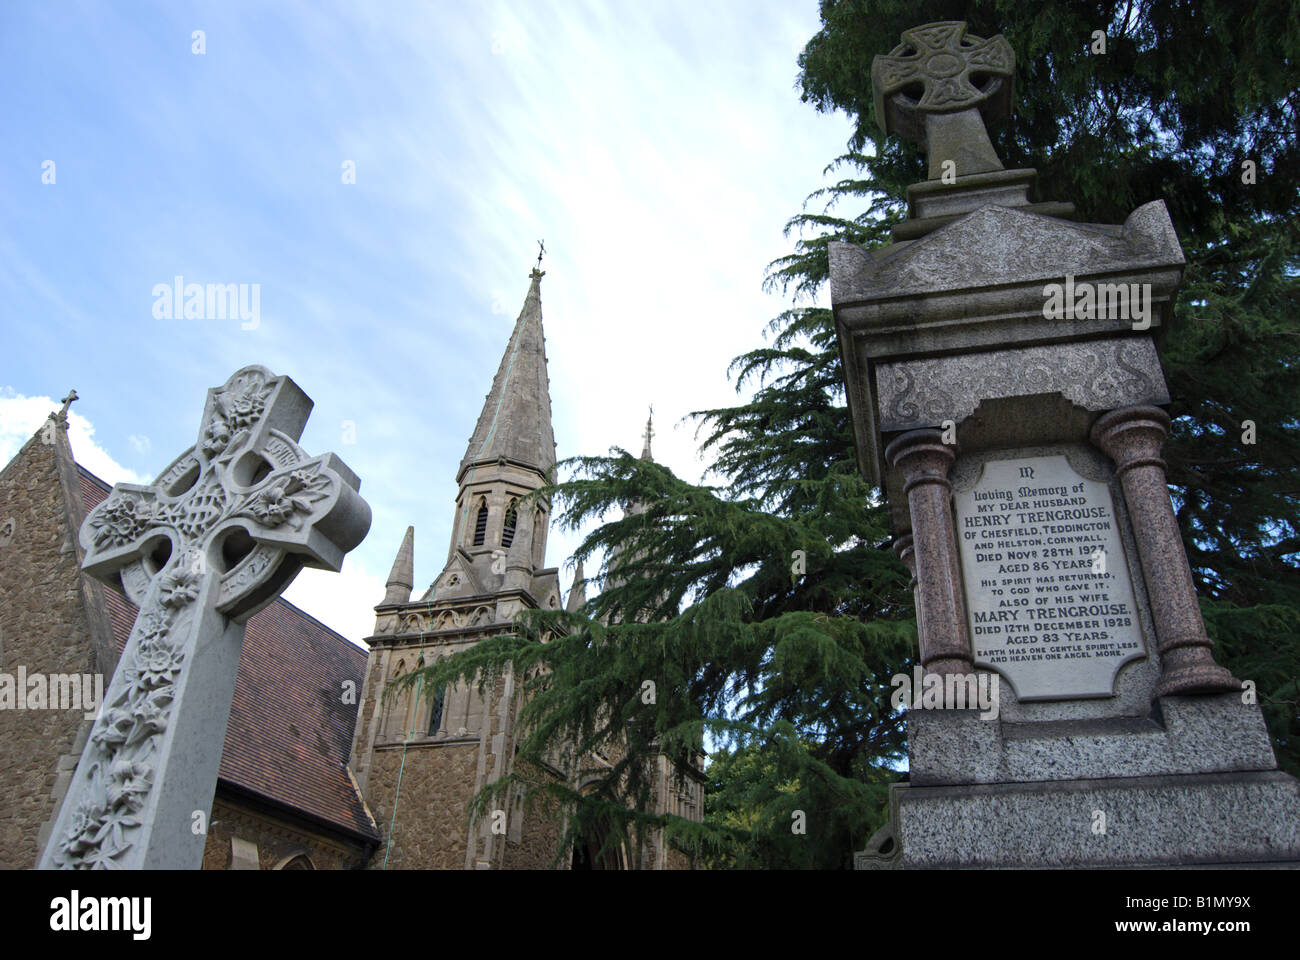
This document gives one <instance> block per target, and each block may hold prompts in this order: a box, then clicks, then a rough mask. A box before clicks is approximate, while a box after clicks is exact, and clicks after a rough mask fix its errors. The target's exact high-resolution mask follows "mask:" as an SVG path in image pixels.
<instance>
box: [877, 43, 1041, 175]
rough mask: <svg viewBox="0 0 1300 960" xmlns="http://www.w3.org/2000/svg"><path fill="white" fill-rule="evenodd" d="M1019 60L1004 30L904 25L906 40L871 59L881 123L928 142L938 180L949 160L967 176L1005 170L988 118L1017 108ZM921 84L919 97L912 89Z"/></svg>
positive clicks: (887, 130)
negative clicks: (979, 33) (985, 32)
mask: <svg viewBox="0 0 1300 960" xmlns="http://www.w3.org/2000/svg"><path fill="white" fill-rule="evenodd" d="M1015 66H1016V56H1015V52H1014V51H1013V50H1012V49H1011V44H1009V43H1007V41H1006V39H1005V38H1004V37H1002V35H1001V34H999V35H998V36H995V37H992V38H991V39H988V40H984V39H982V38H980V37H976V36H971V35H969V34H967V33H966V24H965V22H963V21H960V20H949V21H943V22H940V23H928V24H926V25H925V26H922V27H913V28H912V29H911V30H904V31H903V43H902V44H900V45H899V46H897V47H895V48H894V49H893V50H892V51H891V52H890V53H889V54H888V55H887V56H877V57H876V58H875V59H874V60H873V61H872V63H871V86H872V91H873V94H874V97H875V108H876V122H877V123H878V124H879V125H880V127H881V129H882V130H884V131H885V133H896V134H898V135H900V136H903V137H906V138H907V139H909V140H912V141H915V142H917V143H920V144H922V145H924V146H925V149H926V153H927V154H928V155H929V158H930V179H932V180H937V179H939V177H940V176H941V175H942V174H943V173H944V171H943V162H944V161H945V160H951V161H953V162H954V163H955V164H956V170H955V173H956V174H958V175H961V176H966V175H969V174H974V173H985V172H988V171H992V170H1001V169H1002V162H1001V161H1000V160H999V159H998V156H997V154H996V153H995V152H994V151H993V145H992V144H991V143H990V142H989V138H988V133H987V132H986V131H985V129H984V121H985V120H989V121H991V120H995V119H1000V118H1002V117H1006V116H1008V115H1009V114H1010V113H1011V100H1012V79H1013V77H1014V76H1015ZM977 78H978V79H979V81H980V83H981V85H980V86H977V85H976V83H975V80H976V79H977ZM917 87H919V88H920V93H921V95H920V97H919V98H916V99H914V98H912V97H910V96H908V95H907V92H906V91H908V90H909V89H913V88H917ZM981 114H983V117H982V118H981Z"/></svg>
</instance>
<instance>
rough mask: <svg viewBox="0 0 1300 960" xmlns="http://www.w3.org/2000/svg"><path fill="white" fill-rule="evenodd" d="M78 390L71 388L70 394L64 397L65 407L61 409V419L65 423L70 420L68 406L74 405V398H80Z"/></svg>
mask: <svg viewBox="0 0 1300 960" xmlns="http://www.w3.org/2000/svg"><path fill="white" fill-rule="evenodd" d="M79 399H81V398H80V397H78V396H77V391H76V390H69V391H68V395H67V396H66V397H64V398H63V401H62V402H63V409H62V410H60V411H59V420H60V421H62V422H63V423H67V422H68V407H70V406H72V401H73V400H79Z"/></svg>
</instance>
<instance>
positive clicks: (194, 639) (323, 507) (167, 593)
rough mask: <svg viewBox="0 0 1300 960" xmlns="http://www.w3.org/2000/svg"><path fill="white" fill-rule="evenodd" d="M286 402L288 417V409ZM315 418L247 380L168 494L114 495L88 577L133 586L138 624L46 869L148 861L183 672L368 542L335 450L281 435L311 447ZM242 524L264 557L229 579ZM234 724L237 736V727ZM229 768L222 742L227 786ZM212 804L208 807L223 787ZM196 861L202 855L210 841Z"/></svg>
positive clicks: (251, 557)
mask: <svg viewBox="0 0 1300 960" xmlns="http://www.w3.org/2000/svg"><path fill="white" fill-rule="evenodd" d="M277 403H282V406H283V408H284V409H283V410H281V411H280V412H276V409H275V407H276V404H277ZM309 409H310V401H309V400H307V399H306V397H305V395H303V394H302V393H301V391H300V390H298V388H297V386H296V385H294V384H293V382H292V381H291V380H289V379H288V378H287V377H276V376H275V375H274V374H272V373H271V372H270V371H269V370H266V369H265V368H263V367H246V368H244V369H243V370H240V371H238V372H237V373H236V374H235V375H234V376H232V377H231V378H230V380H229V381H227V382H226V384H225V385H224V386H222V387H218V388H215V389H213V390H211V391H209V395H208V403H207V407H206V410H205V415H204V418H203V421H202V424H203V425H202V427H201V433H200V436H199V440H198V442H197V443H196V444H195V446H194V447H192V448H191V449H190V450H188V451H186V452H185V453H184V454H182V455H181V457H180V458H178V459H177V460H176V461H175V463H173V464H172V466H171V467H169V468H168V469H167V470H165V471H163V473H162V474H161V475H160V477H159V480H158V481H157V482H156V483H155V484H153V485H151V486H138V485H134V484H119V485H118V486H116V487H114V489H113V491H112V492H111V494H110V495H109V496H108V498H107V499H106V500H105V501H104V502H103V503H101V504H100V505H99V506H98V507H96V508H95V509H94V510H92V511H91V512H90V514H89V516H88V517H87V518H86V520H85V522H84V523H83V525H82V528H81V534H80V536H81V543H82V546H83V548H84V549H85V557H84V560H83V563H82V567H83V569H84V570H86V572H88V573H90V574H91V575H92V576H96V577H98V578H100V579H103V580H108V581H109V582H112V581H114V580H117V579H119V578H120V582H121V583H122V585H123V586H124V588H125V589H126V591H127V593H128V595H129V596H130V597H131V599H132V600H133V601H134V602H135V603H136V604H137V605H138V606H139V607H140V613H139V616H138V617H137V618H136V622H135V625H134V626H133V627H132V630H131V636H130V638H129V639H128V641H127V645H126V649H125V650H124V652H123V656H122V662H121V665H120V666H119V669H118V671H117V673H116V674H114V676H113V679H112V682H111V683H110V686H109V689H108V691H107V693H106V694H105V697H104V707H103V709H102V710H101V711H100V715H99V717H98V718H97V719H96V721H95V725H94V728H93V729H92V731H91V735H90V737H89V740H88V742H87V744H86V748H85V751H84V752H83V754H82V757H81V762H80V763H79V765H78V767H77V771H76V774H75V775H74V778H73V782H72V785H71V786H70V788H69V792H68V796H67V801H66V803H65V808H64V810H63V811H62V812H61V813H60V816H59V820H58V822H57V823H56V825H55V829H54V832H53V834H52V835H51V840H50V843H49V845H48V846H47V848H46V850H45V853H44V856H43V857H42V863H41V865H42V866H43V867H47V868H49V867H55V868H71V869H87V868H99V869H104V868H123V867H128V868H129V867H139V866H142V865H144V857H145V853H144V852H143V851H142V850H141V849H140V848H141V847H142V846H145V845H146V844H147V839H146V835H147V834H148V833H149V831H151V829H152V827H153V823H152V821H153V820H154V819H156V813H157V811H156V810H155V809H154V806H152V805H151V804H156V802H157V798H156V797H154V796H153V794H154V792H155V788H156V787H157V786H158V784H159V782H160V781H161V780H163V779H164V772H165V770H166V766H167V764H168V762H169V756H168V750H169V748H168V747H167V743H168V742H169V741H168V738H167V736H166V734H167V732H168V730H169V728H170V727H171V726H172V725H173V724H174V723H175V722H176V718H177V713H176V711H177V710H184V706H183V705H181V704H178V699H179V696H180V691H181V690H182V689H183V688H182V682H183V680H184V679H185V678H184V674H185V672H186V671H187V670H188V669H189V668H190V661H191V660H192V658H193V656H194V653H195V651H196V649H199V644H200V643H202V642H205V641H211V642H217V641H218V640H220V639H221V637H216V638H214V637H212V636H210V634H211V631H212V630H214V629H216V630H217V631H218V632H220V631H222V630H225V629H226V627H225V626H224V625H223V626H217V627H215V628H214V627H213V626H212V623H222V621H223V618H218V617H214V616H212V612H213V611H216V612H219V613H221V614H224V616H225V617H228V618H230V619H231V620H234V621H236V622H240V621H241V618H243V617H246V616H248V615H251V613H252V612H255V611H256V610H257V609H259V608H260V607H261V606H262V605H264V604H265V603H266V602H267V601H268V599H270V598H273V597H274V596H276V595H278V594H279V592H280V590H282V589H283V588H284V587H285V586H287V584H288V582H289V580H291V579H292V575H293V574H296V573H297V570H298V569H299V568H300V567H301V566H302V565H303V563H305V562H307V561H311V562H313V563H314V564H316V565H318V566H324V567H328V568H332V569H337V568H338V564H339V563H340V562H341V560H342V556H343V554H344V553H346V552H347V550H350V549H351V548H352V547H353V546H355V545H356V544H357V543H359V542H360V540H361V539H362V537H364V536H365V532H366V530H367V529H368V527H369V519H370V511H369V507H367V506H366V504H365V501H363V500H361V498H360V497H359V496H358V495H357V494H356V492H355V488H356V486H357V485H358V481H357V480H356V478H355V476H354V475H353V474H352V473H351V471H350V470H348V469H347V467H346V466H344V465H343V463H342V462H341V461H339V460H338V459H337V458H336V457H334V455H333V454H326V455H324V456H322V457H316V458H310V457H308V455H307V454H306V452H305V451H304V450H303V449H302V448H301V447H299V446H298V445H297V443H295V442H294V441H293V440H292V439H291V438H290V437H289V436H288V435H287V434H285V433H284V432H283V431H282V430H277V429H275V427H276V426H277V425H279V426H283V427H285V428H286V429H289V430H291V431H295V432H294V436H297V435H298V434H299V433H300V432H301V430H302V425H303V424H304V423H305V422H306V412H307V410H309ZM247 455H253V456H256V457H260V458H262V459H263V460H266V461H267V462H275V463H278V464H280V465H281V468H280V469H279V470H275V469H273V470H272V471H271V472H270V473H269V474H268V475H267V476H265V477H261V478H258V479H255V480H253V481H251V482H249V483H241V482H239V481H238V480H236V479H235V476H234V474H235V473H236V471H235V469H234V465H236V464H237V463H238V462H239V460H240V458H241V457H244V456H247ZM186 481H189V483H188V486H186ZM236 528H242V530H243V533H244V534H245V535H246V537H247V538H248V539H251V540H252V542H253V547H252V549H251V550H249V552H248V553H247V554H246V555H245V556H243V557H242V558H239V559H238V560H236V561H234V565H233V567H232V568H231V569H230V570H228V571H224V570H223V569H222V567H223V566H224V564H225V562H226V559H227V558H225V557H224V556H223V553H222V546H221V545H222V543H223V541H224V540H225V538H226V536H227V534H230V533H232V532H235V531H236ZM322 528H323V529H322ZM325 531H328V532H325ZM163 541H169V542H170V544H171V551H170V554H167V555H166V559H165V561H161V560H159V559H156V558H158V557H159V552H158V550H157V547H158V546H159V545H160V544H161V543H162V542H163ZM159 562H161V564H162V565H161V568H158V569H155V567H156V566H157V564H158V563H159ZM272 577H274V578H276V579H274V580H271V578H272ZM205 679H207V678H204V677H198V676H196V677H195V678H194V680H193V682H192V683H191V684H190V687H193V686H195V685H196V684H197V685H199V686H202V685H203V681H204V680H205ZM230 680H231V686H232V688H233V677H232V678H230ZM200 699H202V698H200ZM226 709H227V710H228V709H229V706H228V704H227V706H226ZM220 719H221V723H222V725H223V726H224V723H225V718H224V715H223V716H221V718H220ZM219 760H220V743H217V744H216V745H215V760H214V761H213V766H212V770H211V780H212V782H213V783H215V779H216V766H215V764H216V763H217V762H219ZM191 772H193V771H191V770H189V769H186V770H185V771H183V772H182V774H181V775H180V776H181V777H182V778H183V777H184V774H186V773H191ZM205 772H206V771H205ZM200 779H201V775H200ZM178 789H190V787H188V786H186V787H183V788H178ZM199 792H200V793H202V790H200V791H199ZM207 796H208V799H209V800H210V796H211V793H210V788H209V789H208V791H207ZM198 806H201V805H198ZM202 809H206V806H202ZM186 816H188V810H187V811H186ZM186 832H188V831H186ZM197 855H198V858H200V859H201V856H202V838H201V837H199V838H198V841H197ZM176 859H178V860H180V861H184V860H186V859H187V857H186V856H184V855H182V856H179V857H177V858H176ZM197 865H198V863H197V862H195V863H194V864H193V866H197Z"/></svg>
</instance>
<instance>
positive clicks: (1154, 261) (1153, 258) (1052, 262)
mask: <svg viewBox="0 0 1300 960" xmlns="http://www.w3.org/2000/svg"><path fill="white" fill-rule="evenodd" d="M829 252H830V268H831V276H832V285H831V291H832V302H833V303H834V304H836V305H837V306H838V305H840V304H851V303H856V302H859V301H866V300H873V299H877V298H880V297H895V296H902V295H906V294H926V295H932V294H935V293H941V292H943V291H945V290H965V289H967V288H970V287H974V286H983V285H991V284H999V283H1024V282H1036V281H1041V282H1043V283H1046V282H1049V281H1051V280H1055V279H1059V278H1062V277H1064V276H1065V275H1066V274H1072V275H1074V276H1091V275H1096V274H1106V273H1113V272H1126V271H1131V270H1134V269H1135V268H1147V269H1150V268H1162V267H1165V268H1181V267H1182V265H1183V262H1184V260H1183V253H1182V248H1181V247H1180V246H1179V243H1178V237H1177V235H1176V234H1175V233H1174V228H1173V223H1172V222H1171V221H1170V219H1169V212H1168V210H1166V209H1165V204H1164V201H1163V200H1153V201H1152V202H1150V203H1148V204H1145V205H1143V206H1141V207H1139V208H1138V209H1137V210H1134V211H1133V213H1132V214H1131V215H1130V216H1129V218H1128V219H1127V220H1126V221H1125V222H1124V224H1123V225H1122V226H1110V225H1106V224H1094V223H1075V222H1073V221H1071V220H1062V219H1060V218H1057V217H1047V216H1043V215H1041V214H1037V213H1029V212H1026V211H1023V210H1017V209H1015V208H1012V207H1001V206H985V207H981V208H979V209H978V210H975V211H973V212H971V213H968V214H967V215H965V216H964V217H961V218H959V219H957V220H955V221H953V222H952V223H950V224H948V225H947V226H945V227H941V228H940V229H938V230H935V231H934V232H932V233H929V234H927V235H926V236H924V237H922V238H921V239H919V240H913V241H910V242H908V243H901V244H895V245H893V246H892V247H886V248H885V249H884V250H879V251H875V253H874V255H873V253H872V252H869V251H867V250H866V249H865V248H863V247H860V246H858V245H856V244H852V243H832V244H830V251H829Z"/></svg>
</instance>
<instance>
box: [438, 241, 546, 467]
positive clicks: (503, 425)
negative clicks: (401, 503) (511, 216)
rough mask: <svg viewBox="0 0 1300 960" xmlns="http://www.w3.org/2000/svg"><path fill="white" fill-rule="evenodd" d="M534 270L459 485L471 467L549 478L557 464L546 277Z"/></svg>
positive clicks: (477, 425)
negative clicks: (504, 464) (513, 468)
mask: <svg viewBox="0 0 1300 960" xmlns="http://www.w3.org/2000/svg"><path fill="white" fill-rule="evenodd" d="M544 275H545V274H544V273H543V272H542V271H541V270H540V269H538V268H536V267H534V268H533V270H532V272H531V273H530V274H529V277H530V279H531V280H532V282H531V283H530V284H529V287H528V294H527V296H525V297H524V307H523V310H521V311H520V313H519V319H518V320H516V321H515V329H514V332H513V333H512V334H511V335H510V343H509V344H508V345H507V346H506V352H505V355H504V356H503V357H502V358H501V365H500V367H499V368H498V369H497V375H496V377H495V378H494V379H493V380H492V389H491V390H490V391H488V395H487V398H486V400H484V402H483V412H482V413H480V414H479V417H478V423H477V424H476V425H475V427H474V434H473V436H472V437H470V441H469V447H468V448H467V449H466V451H465V457H464V459H463V460H461V463H460V470H459V471H458V472H457V481H458V482H460V481H461V480H463V479H464V476H465V472H466V471H467V470H469V469H470V468H471V467H474V466H478V465H485V464H494V463H498V462H499V461H501V460H502V459H504V460H506V461H509V462H511V463H514V464H516V465H518V466H521V467H524V468H526V469H529V470H535V471H537V473H539V474H541V475H542V476H543V477H547V478H549V474H550V471H551V468H552V467H553V466H554V465H555V434H554V432H553V431H552V428H551V395H550V381H549V379H548V377H547V374H546V346H545V338H544V336H543V334H542V289H541V283H542V277H543V276H544Z"/></svg>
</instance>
